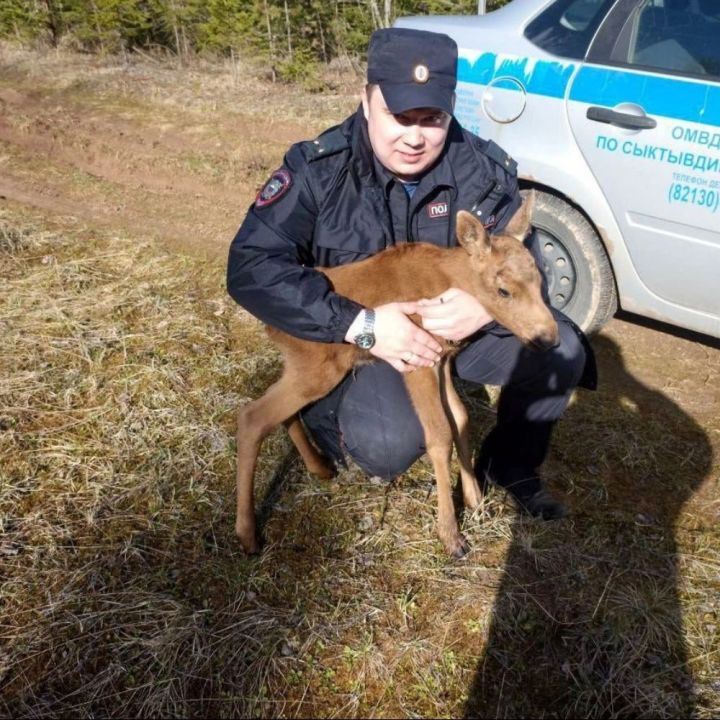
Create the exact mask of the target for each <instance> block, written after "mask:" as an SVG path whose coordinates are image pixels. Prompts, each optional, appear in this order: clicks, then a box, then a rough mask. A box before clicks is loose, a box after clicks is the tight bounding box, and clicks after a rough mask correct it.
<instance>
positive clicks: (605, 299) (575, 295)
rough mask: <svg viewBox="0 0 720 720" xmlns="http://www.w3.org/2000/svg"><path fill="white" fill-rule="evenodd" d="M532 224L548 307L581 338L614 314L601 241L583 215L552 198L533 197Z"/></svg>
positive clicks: (614, 295)
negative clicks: (566, 319) (564, 318)
mask: <svg viewBox="0 0 720 720" xmlns="http://www.w3.org/2000/svg"><path fill="white" fill-rule="evenodd" d="M532 224H533V225H534V226H535V228H536V231H537V239H538V242H539V246H540V251H541V252H542V257H543V264H544V269H545V275H546V277H547V280H548V292H549V294H550V302H551V304H552V306H553V307H555V308H557V309H558V310H561V311H562V312H564V313H565V314H566V315H567V316H568V317H570V318H571V319H572V320H574V321H575V322H576V323H577V324H578V325H579V326H580V327H581V328H582V329H583V330H584V331H585V332H586V333H588V334H591V333H594V332H597V331H598V330H599V329H600V328H601V327H602V326H603V325H604V324H605V323H606V322H607V321H608V320H610V318H611V317H612V316H613V315H614V314H615V311H616V310H617V292H616V290H615V279H614V277H613V272H612V268H611V267H610V261H609V260H608V258H607V254H606V253H605V248H604V247H603V244H602V241H601V240H600V238H599V237H598V235H597V233H596V232H595V231H594V230H593V228H592V226H591V225H590V223H589V222H588V221H587V220H586V219H585V217H584V215H583V214H582V213H580V212H579V211H578V210H576V209H575V208H574V207H572V205H569V204H568V203H566V202H564V201H563V200H561V199H560V198H558V197H555V195H550V194H549V193H545V192H540V191H536V193H535V209H534V210H533V216H532Z"/></svg>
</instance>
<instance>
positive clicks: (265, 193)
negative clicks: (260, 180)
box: [255, 167, 292, 208]
mask: <svg viewBox="0 0 720 720" xmlns="http://www.w3.org/2000/svg"><path fill="white" fill-rule="evenodd" d="M291 185H292V175H290V173H289V172H288V170H287V168H284V167H281V168H278V169H277V170H276V171H275V172H274V173H273V174H272V175H271V176H270V177H269V178H268V179H267V180H266V182H265V184H264V185H263V186H262V187H261V188H260V191H259V192H258V194H257V196H256V197H255V207H258V208H261V207H265V206H266V205H270V204H272V203H274V202H275V201H276V200H279V199H280V198H281V197H282V196H283V195H284V194H285V193H286V192H287V191H288V190H289V189H290V186H291Z"/></svg>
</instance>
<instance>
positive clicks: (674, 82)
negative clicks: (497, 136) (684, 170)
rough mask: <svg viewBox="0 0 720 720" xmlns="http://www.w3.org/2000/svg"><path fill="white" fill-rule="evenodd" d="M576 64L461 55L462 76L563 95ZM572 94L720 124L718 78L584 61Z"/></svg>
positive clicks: (586, 100) (481, 82) (480, 82)
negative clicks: (713, 80) (510, 80)
mask: <svg viewBox="0 0 720 720" xmlns="http://www.w3.org/2000/svg"><path fill="white" fill-rule="evenodd" d="M575 68H576V65H575V63H563V62H559V61H554V60H532V59H530V58H507V57H500V56H498V55H497V54H495V53H483V54H482V55H480V56H479V57H478V58H477V59H476V60H475V61H470V60H469V59H468V58H466V57H460V58H459V60H458V81H460V82H466V83H471V84H475V85H487V84H488V83H489V82H490V81H492V80H493V79H495V78H503V77H511V78H515V79H516V80H519V81H520V82H521V83H522V84H523V85H524V87H525V88H526V90H527V92H528V93H530V94H534V95H543V96H545V97H555V98H564V97H565V93H566V90H567V85H568V82H569V81H570V79H571V77H572V75H573V73H574V71H575ZM496 86H497V87H500V88H503V87H504V88H506V89H508V90H512V89H517V88H516V87H515V86H514V85H513V84H512V83H502V81H500V82H498V83H497V84H496ZM569 99H570V100H575V101H577V102H584V103H588V104H598V105H603V106H605V107H615V106H616V105H618V104H620V103H622V102H635V103H637V104H639V105H642V107H643V109H644V110H645V112H646V113H647V114H648V115H659V116H663V117H668V118H673V119H676V120H685V121H687V122H698V123H703V124H705V125H715V126H720V85H718V84H717V83H712V84H711V83H706V82H702V81H700V82H698V81H695V80H689V79H685V78H680V77H668V76H663V75H658V74H655V73H651V72H642V71H629V70H621V69H617V68H607V67H602V66H595V65H583V66H581V67H580V70H579V72H578V74H577V76H576V78H575V80H574V81H573V83H572V87H571V88H570V96H569Z"/></svg>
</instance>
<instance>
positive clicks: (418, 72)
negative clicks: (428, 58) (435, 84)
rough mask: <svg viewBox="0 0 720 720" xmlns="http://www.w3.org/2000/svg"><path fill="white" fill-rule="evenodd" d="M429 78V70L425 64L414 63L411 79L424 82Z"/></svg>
mask: <svg viewBox="0 0 720 720" xmlns="http://www.w3.org/2000/svg"><path fill="white" fill-rule="evenodd" d="M429 79H430V71H429V70H428V66H427V65H416V66H415V67H414V68H413V80H414V81H415V82H416V83H426V82H427V81H428V80H429Z"/></svg>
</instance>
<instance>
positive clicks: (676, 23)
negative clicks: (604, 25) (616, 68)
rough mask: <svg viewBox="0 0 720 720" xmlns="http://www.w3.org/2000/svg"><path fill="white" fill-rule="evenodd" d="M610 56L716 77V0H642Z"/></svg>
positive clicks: (719, 71) (719, 70) (719, 39)
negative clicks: (624, 38)
mask: <svg viewBox="0 0 720 720" xmlns="http://www.w3.org/2000/svg"><path fill="white" fill-rule="evenodd" d="M624 34H625V35H626V36H627V39H626V40H625V41H622V42H618V43H617V44H616V46H615V49H614V50H613V52H612V54H611V60H613V61H614V62H621V63H623V64H628V65H637V66H640V67H645V68H652V69H658V70H669V71H674V72H679V73H683V74H688V75H701V76H706V75H710V76H713V77H715V78H717V77H720V2H718V1H717V0H714V2H710V1H709V0H644V1H643V2H642V3H640V5H639V6H638V8H637V10H636V11H635V15H634V17H633V18H631V22H630V23H629V25H628V26H627V30H626V32H625V33H624Z"/></svg>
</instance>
